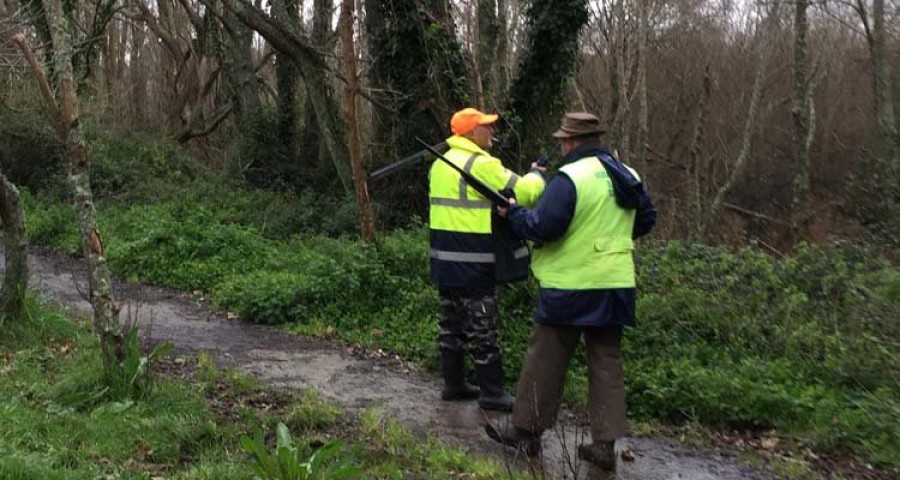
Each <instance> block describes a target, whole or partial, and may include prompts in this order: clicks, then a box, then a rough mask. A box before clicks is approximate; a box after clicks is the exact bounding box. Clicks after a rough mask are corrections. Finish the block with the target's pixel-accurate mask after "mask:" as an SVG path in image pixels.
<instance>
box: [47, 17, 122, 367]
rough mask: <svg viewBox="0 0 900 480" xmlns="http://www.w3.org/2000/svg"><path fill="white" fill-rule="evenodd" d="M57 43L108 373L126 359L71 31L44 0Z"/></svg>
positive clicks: (69, 149) (68, 144)
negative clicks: (99, 220)
mask: <svg viewBox="0 0 900 480" xmlns="http://www.w3.org/2000/svg"><path fill="white" fill-rule="evenodd" d="M44 9H45V11H46V14H47V16H48V17H49V22H50V32H51V36H52V38H53V47H54V48H53V50H54V65H55V71H56V73H57V78H58V85H57V95H58V96H59V102H58V105H59V112H60V117H61V120H62V131H63V132H64V133H65V135H64V136H63V141H64V143H65V151H66V156H67V158H68V163H69V165H68V166H69V172H68V181H69V184H70V185H71V187H72V190H73V191H74V195H75V209H76V211H77V214H78V226H79V230H80V233H81V249H82V252H83V254H84V258H85V261H86V262H87V266H88V275H89V285H90V302H91V306H92V307H93V309H94V329H95V330H96V331H97V333H98V334H99V335H100V348H101V353H102V357H103V365H104V367H105V368H106V369H107V370H108V369H109V368H110V367H111V366H113V365H116V364H117V363H118V362H119V361H120V360H121V359H122V356H123V351H122V333H121V330H120V328H119V308H118V306H117V305H116V301H115V298H114V297H113V292H112V279H111V276H110V272H109V268H108V266H107V262H106V251H105V250H104V248H103V241H102V237H101V236H100V230H99V228H98V226H97V215H96V211H95V209H94V198H93V193H92V192H91V182H90V176H89V166H90V154H89V152H88V149H87V144H86V143H85V139H84V133H83V131H82V125H81V119H80V114H79V108H78V95H77V93H76V90H75V79H74V74H73V71H72V54H73V51H72V42H71V38H70V33H69V32H70V31H71V26H70V25H68V23H69V21H68V19H67V18H66V17H65V15H64V14H63V8H62V0H44Z"/></svg>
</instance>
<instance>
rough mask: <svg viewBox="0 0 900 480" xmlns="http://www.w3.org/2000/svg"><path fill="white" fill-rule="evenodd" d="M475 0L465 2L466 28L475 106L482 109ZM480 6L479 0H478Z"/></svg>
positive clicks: (478, 22)
mask: <svg viewBox="0 0 900 480" xmlns="http://www.w3.org/2000/svg"><path fill="white" fill-rule="evenodd" d="M475 1H476V0H469V2H467V4H466V25H467V27H468V28H466V30H467V31H468V33H469V53H470V54H471V56H472V57H471V58H472V79H473V80H474V83H475V106H476V107H478V108H480V109H482V110H483V109H484V83H483V81H484V78H483V75H482V74H481V68H482V66H481V49H482V46H481V42H479V33H480V29H481V18H477V16H476V15H475V8H476V7H475V6H474V5H473V3H474V2H475ZM479 6H480V1H479Z"/></svg>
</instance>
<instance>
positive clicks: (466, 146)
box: [447, 135, 491, 157]
mask: <svg viewBox="0 0 900 480" xmlns="http://www.w3.org/2000/svg"><path fill="white" fill-rule="evenodd" d="M447 146H448V147H450V148H456V149H459V150H465V151H467V152H472V153H478V154H480V155H484V156H487V157H490V156H491V154H490V153H488V152H486V151H484V150H483V149H482V148H481V147H479V146H478V145H477V144H476V143H475V142H473V141H471V140H469V139H468V138H466V137H463V136H460V135H454V136H452V137H450V138H448V139H447Z"/></svg>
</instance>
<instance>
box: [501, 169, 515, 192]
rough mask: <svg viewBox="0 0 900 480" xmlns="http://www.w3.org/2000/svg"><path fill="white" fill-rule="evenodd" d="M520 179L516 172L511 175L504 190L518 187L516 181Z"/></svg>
mask: <svg viewBox="0 0 900 480" xmlns="http://www.w3.org/2000/svg"><path fill="white" fill-rule="evenodd" d="M518 181H519V176H518V175H516V174H515V173H514V174H512V175H510V176H509V181H508V182H506V186H505V187H503V190H506V189H507V188H508V189H513V188H516V182H518Z"/></svg>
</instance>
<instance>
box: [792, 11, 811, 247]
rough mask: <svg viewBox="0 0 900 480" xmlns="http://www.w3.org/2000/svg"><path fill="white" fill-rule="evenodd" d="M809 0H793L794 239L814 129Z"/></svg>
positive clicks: (801, 226) (802, 216)
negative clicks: (812, 122) (811, 117)
mask: <svg viewBox="0 0 900 480" xmlns="http://www.w3.org/2000/svg"><path fill="white" fill-rule="evenodd" d="M808 6H809V4H808V0H794V44H793V53H794V64H793V89H792V94H791V119H792V120H793V122H792V126H793V129H792V131H793V156H794V168H795V169H796V170H795V172H796V174H795V176H794V182H793V190H794V191H793V198H792V202H791V203H792V208H791V225H792V227H791V230H792V233H793V237H794V239H795V240H796V239H798V238H800V236H801V235H802V234H803V232H804V231H806V228H807V226H808V225H807V224H808V222H809V215H810V214H809V171H810V165H809V148H810V146H811V142H812V135H813V128H812V125H811V124H810V109H811V102H812V93H813V92H812V89H811V88H809V87H810V85H811V83H812V82H810V80H809V69H808V64H809V62H808V53H807V52H808V45H807V35H808V31H809V25H808V23H807V19H806V10H807V7H808Z"/></svg>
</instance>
